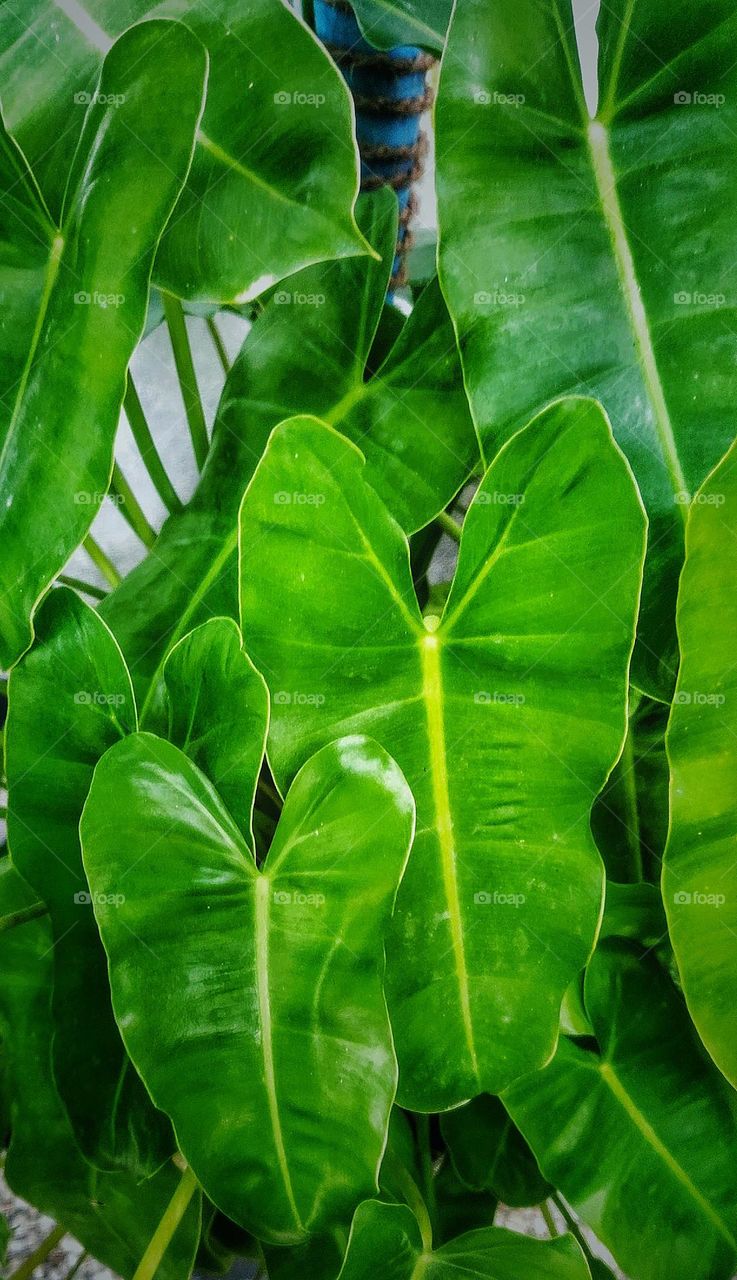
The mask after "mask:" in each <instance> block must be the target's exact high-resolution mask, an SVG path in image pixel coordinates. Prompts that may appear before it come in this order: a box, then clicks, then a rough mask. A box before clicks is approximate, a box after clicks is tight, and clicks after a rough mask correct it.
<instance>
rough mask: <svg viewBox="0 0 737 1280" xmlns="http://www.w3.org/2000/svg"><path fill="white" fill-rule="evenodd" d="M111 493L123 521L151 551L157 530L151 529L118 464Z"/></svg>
mask: <svg viewBox="0 0 737 1280" xmlns="http://www.w3.org/2000/svg"><path fill="white" fill-rule="evenodd" d="M110 493H111V494H112V496H113V498H117V500H118V501H117V506H118V510H119V511H120V514H121V515H122V516H123V519H124V520H125V521H126V522H127V523H128V525H129V526H130V528H131V529H132V530H133V532H134V533H135V534H136V536H137V537H138V538H140V539H141V542H142V543H143V545H144V547H147V548H148V550H149V551H150V550H151V548H152V546H153V545H154V543H155V541H156V530H155V529H153V528H152V527H151V525H150V524H149V522H148V520H147V519H146V517H145V515H144V513H143V510H142V508H141V506H140V503H139V501H138V499H137V497H136V495H135V494H134V492H133V490H132V489H131V487H130V485H129V484H128V481H127V480H126V478H125V476H124V475H123V472H122V471H121V469H120V467H119V466H118V464H117V462H116V463H114V464H113V474H112V478H111V480H110Z"/></svg>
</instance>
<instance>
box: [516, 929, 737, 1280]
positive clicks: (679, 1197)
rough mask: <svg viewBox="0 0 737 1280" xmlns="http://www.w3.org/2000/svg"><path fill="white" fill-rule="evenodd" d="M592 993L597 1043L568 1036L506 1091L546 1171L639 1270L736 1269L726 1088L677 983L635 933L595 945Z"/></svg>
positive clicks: (718, 1274) (735, 1161) (654, 1274)
mask: <svg viewBox="0 0 737 1280" xmlns="http://www.w3.org/2000/svg"><path fill="white" fill-rule="evenodd" d="M586 1005H587V1009H588V1013H589V1016H590V1018H591V1021H592V1023H593V1026H594V1030H595V1033H596V1037H597V1041H598V1050H595V1049H591V1048H584V1047H581V1046H580V1045H578V1044H574V1043H572V1042H571V1041H569V1040H565V1039H562V1040H561V1042H560V1044H559V1047H558V1051H557V1053H556V1055H555V1058H554V1059H553V1061H552V1062H551V1063H550V1065H549V1066H548V1067H546V1068H545V1070H544V1071H541V1072H538V1073H535V1074H534V1075H531V1076H528V1077H526V1078H525V1079H523V1080H520V1081H518V1082H517V1083H516V1084H515V1085H513V1086H512V1088H511V1089H510V1090H509V1091H508V1092H507V1093H506V1094H505V1096H504V1103H505V1106H506V1107H507V1108H508V1110H509V1112H510V1114H511V1116H512V1118H513V1120H514V1121H515V1123H516V1124H517V1125H518V1126H519V1128H520V1129H521V1130H522V1132H523V1134H524V1135H525V1137H526V1138H527V1141H528V1142H529V1143H530V1146H531V1147H532V1149H533V1151H534V1152H535V1155H536V1156H537V1159H538V1161H539V1163H540V1167H541V1169H542V1171H543V1173H544V1174H545V1176H546V1177H547V1178H549V1179H550V1181H551V1182H552V1183H554V1185H555V1186H557V1187H558V1188H559V1189H560V1191H561V1192H562V1193H563V1195H564V1196H565V1198H566V1200H567V1201H568V1202H569V1203H570V1204H571V1205H572V1206H573V1208H574V1209H575V1210H576V1212H577V1213H578V1214H580V1216H581V1217H582V1218H583V1219H584V1221H585V1222H587V1223H588V1224H589V1226H590V1227H591V1228H592V1229H593V1230H594V1231H595V1232H596V1235H597V1236H598V1237H599V1239H600V1240H601V1241H602V1243H603V1244H605V1245H606V1246H607V1247H608V1248H609V1249H611V1251H612V1253H613V1254H614V1256H615V1258H616V1259H617V1261H618V1262H619V1264H620V1266H621V1267H622V1269H623V1270H624V1271H625V1272H626V1273H627V1274H628V1275H632V1276H637V1280H672V1278H673V1277H674V1276H689V1277H692V1280H728V1278H729V1277H731V1276H732V1274H733V1272H734V1263H735V1256H736V1255H737V1241H736V1240H735V1229H736V1227H737V1211H736V1210H735V1204H736V1203H737V1173H736V1172H735V1170H737V1134H736V1132H735V1123H734V1116H733V1104H732V1099H731V1097H730V1093H729V1089H728V1088H727V1086H726V1084H725V1083H724V1081H723V1080H722V1079H721V1077H720V1076H719V1075H718V1073H717V1072H716V1071H714V1070H713V1068H711V1066H710V1064H709V1062H708V1059H707V1058H706V1057H705V1055H704V1054H703V1053H702V1051H701V1049H700V1046H699V1045H698V1042H697V1040H696V1037H695V1035H694V1033H693V1028H692V1027H691V1024H690V1021H689V1018H688V1015H687V1013H686V1010H685V1007H684V1005H683V1001H682V998H681V996H680V995H679V993H678V992H677V991H676V990H675V988H674V987H673V984H672V983H671V981H670V979H669V978H668V976H667V974H666V973H665V972H664V971H663V970H662V969H661V967H660V965H659V964H658V962H657V960H655V958H654V957H653V956H652V955H646V954H645V955H643V953H642V952H641V950H640V949H639V948H638V947H637V946H635V945H634V944H632V943H626V942H616V943H614V942H606V943H604V944H603V945H601V946H599V947H598V948H597V951H596V953H595V955H594V957H593V960H592V961H591V963H590V966H589V969H588V973H587V976H586Z"/></svg>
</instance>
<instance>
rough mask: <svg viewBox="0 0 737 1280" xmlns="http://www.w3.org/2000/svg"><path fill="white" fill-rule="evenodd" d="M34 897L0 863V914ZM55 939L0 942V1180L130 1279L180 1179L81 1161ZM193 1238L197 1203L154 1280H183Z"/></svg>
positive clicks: (39, 936)
mask: <svg viewBox="0 0 737 1280" xmlns="http://www.w3.org/2000/svg"><path fill="white" fill-rule="evenodd" d="M33 899H34V895H33V894H32V893H31V892H30V890H29V889H28V888H27V886H26V885H25V884H24V883H23V881H22V880H21V878H20V876H19V875H18V873H17V871H16V870H15V869H14V867H13V866H12V864H11V862H10V860H9V859H8V858H0V915H5V914H9V913H11V912H13V911H17V910H20V909H21V908H22V907H24V906H26V905H29V904H30V903H31V902H32V901H33ZM52 949H53V939H52V935H51V932H50V929H49V926H48V921H46V920H43V919H41V920H33V921H31V922H29V923H27V924H24V925H22V926H20V927H18V928H15V929H11V930H10V931H8V932H6V933H2V934H0V1035H1V1036H2V1039H3V1057H4V1059H6V1060H7V1070H6V1078H7V1083H8V1089H9V1094H10V1098H11V1141H10V1147H9V1150H8V1155H7V1160H6V1163H5V1176H6V1178H7V1181H8V1184H9V1186H10V1188H11V1190H13V1191H14V1192H15V1194H16V1195H18V1196H21V1197H22V1198H23V1199H24V1200H27V1201H29V1203H30V1204H32V1205H34V1206H35V1208H37V1209H38V1210H40V1212H41V1213H46V1214H48V1215H49V1216H50V1217H52V1218H54V1219H55V1220H56V1221H57V1222H59V1223H60V1224H61V1225H62V1226H63V1227H65V1228H66V1230H67V1231H69V1232H71V1234H72V1235H73V1236H75V1237H76V1238H77V1240H79V1241H80V1243H81V1244H82V1246H83V1247H84V1248H85V1249H87V1250H88V1251H89V1252H90V1253H91V1254H92V1255H93V1257H95V1258H97V1259H98V1260H99V1261H100V1262H102V1263H103V1264H104V1265H105V1266H108V1267H110V1268H111V1269H112V1270H113V1271H114V1272H115V1273H116V1274H117V1275H119V1276H122V1277H123V1278H124V1280H131V1277H132V1276H133V1273H134V1272H135V1270H136V1267H137V1266H138V1263H139V1262H140V1260H141V1257H142V1255H143V1253H144V1250H145V1248H146V1246H147V1244H148V1242H149V1240H150V1238H151V1236H152V1235H153V1233H154V1231H155V1230H156V1227H157V1226H158V1223H159V1220H160V1219H161V1217H162V1215H163V1213H164V1210H165V1209H166V1207H167V1205H168V1203H169V1201H170V1199H171V1197H172V1195H173V1193H174V1191H175V1189H176V1187H177V1185H178V1183H179V1180H180V1178H181V1174H180V1172H179V1170H178V1169H176V1168H175V1167H174V1165H173V1164H171V1163H168V1164H167V1165H165V1166H164V1168H162V1169H161V1170H160V1171H159V1172H158V1173H157V1174H155V1176H154V1177H153V1178H150V1179H149V1180H148V1181H146V1182H143V1183H141V1182H140V1181H139V1179H138V1178H136V1177H134V1176H133V1175H131V1174H128V1173H98V1172H97V1171H96V1170H94V1169H92V1168H91V1166H90V1165H89V1164H88V1163H87V1162H86V1161H85V1160H83V1159H82V1156H81V1154H80V1152H79V1149H78V1147H77V1146H76V1144H75V1142H74V1138H73V1135H72V1131H71V1129H70V1127H69V1121H68V1120H67V1116H66V1113H65V1111H64V1108H63V1106H62V1104H61V1101H60V1099H59V1096H58V1094H57V1092H56V1088H55V1085H54V1080H53V1075H52V1070H51V1018H50V1000H51V986H52ZM199 1230H200V1196H199V1194H197V1195H195V1196H194V1197H193V1199H192V1201H191V1202H190V1205H189V1207H188V1209H187V1211H186V1213H185V1215H184V1218H183V1220H182V1223H181V1225H180V1227H179V1228H178V1229H177V1231H176V1233H175V1234H174V1236H173V1239H172V1241H171V1244H170V1245H169V1247H168V1248H167V1250H166V1253H165V1254H164V1256H163V1259H162V1261H161V1264H160V1267H159V1271H158V1272H157V1275H158V1276H160V1277H161V1280H187V1277H188V1276H189V1274H190V1272H191V1270H192V1264H193V1261H194V1254H195V1250H196V1248H197V1240H198V1237H199Z"/></svg>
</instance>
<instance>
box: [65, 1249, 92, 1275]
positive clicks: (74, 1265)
mask: <svg viewBox="0 0 737 1280" xmlns="http://www.w3.org/2000/svg"><path fill="white" fill-rule="evenodd" d="M89 1256H90V1255H89V1254H88V1252H87V1250H86V1249H83V1250H82V1252H81V1253H80V1255H79V1257H78V1258H77V1260H76V1262H73V1263H72V1265H71V1267H70V1268H69V1270H68V1271H67V1273H66V1275H65V1276H64V1280H74V1277H75V1276H76V1274H77V1272H78V1271H79V1268H80V1267H81V1266H82V1264H83V1263H84V1262H86V1261H87V1259H88V1258H89Z"/></svg>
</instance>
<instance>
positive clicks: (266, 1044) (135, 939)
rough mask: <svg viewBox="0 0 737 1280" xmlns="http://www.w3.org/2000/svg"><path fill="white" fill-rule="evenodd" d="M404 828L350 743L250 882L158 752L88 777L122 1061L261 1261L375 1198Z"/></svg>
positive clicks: (302, 786)
mask: <svg viewBox="0 0 737 1280" xmlns="http://www.w3.org/2000/svg"><path fill="white" fill-rule="evenodd" d="M413 825H414V805H413V802H412V797H411V795H410V793H409V790H408V788H407V785H406V783H405V782H404V779H403V778H402V776H401V774H400V773H399V771H398V769H397V767H396V766H395V765H394V763H393V762H392V761H391V760H390V759H389V757H388V756H387V755H386V753H385V752H384V751H382V750H381V749H380V748H379V747H377V746H376V745H375V744H372V743H370V742H369V741H368V740H367V739H363V738H348V739H343V740H342V741H341V742H339V743H333V744H331V745H330V746H328V747H326V748H325V749H324V750H323V751H322V752H321V753H320V754H319V755H318V756H316V757H315V758H314V759H313V760H311V761H310V762H309V763H308V764H307V765H305V767H304V769H303V770H302V771H301V772H300V774H299V776H298V778H297V779H296V780H295V783H294V785H293V787H292V789H291V791H290V793H289V795H288V797H287V800H286V803H285V806H284V811H283V814H282V817H281V821H280V823H279V827H278V828H277V832H276V836H275V838H274V842H273V844H272V846H271V849H270V851H269V855H268V857H267V859H266V862H265V864H264V866H263V867H262V868H261V869H260V870H259V869H257V867H256V864H255V861H254V859H253V855H252V853H251V851H250V850H249V848H248V846H247V844H246V843H245V841H244V838H243V835H242V834H241V832H240V831H239V830H238V828H237V827H236V826H235V824H234V823H233V820H232V818H231V816H230V815H229V813H228V811H227V810H226V809H225V807H224V805H223V803H222V800H221V799H220V797H219V795H218V793H217V791H216V790H215V788H214V787H213V785H212V783H211V782H209V781H208V780H207V779H206V778H205V777H204V775H203V774H202V773H200V771H199V770H198V769H197V768H196V766H195V765H193V764H192V763H191V762H190V761H189V760H187V758H186V757H185V756H183V755H182V753H181V752H180V751H179V750H178V749H177V748H176V747H174V746H171V745H170V744H169V743H166V742H163V741H161V740H160V739H157V738H155V737H153V736H152V735H150V734H139V735H135V736H133V737H129V738H127V739H126V740H125V741H124V742H122V743H119V744H118V745H116V746H115V747H113V748H112V749H111V751H109V752H108V754H107V755H106V756H105V757H104V759H103V760H102V761H101V762H100V764H99V765H98V767H97V771H96V774H95V779H94V782H93V785H92V789H91V792H90V796H89V799H88V801H87V804H86V806H85V811H84V814H83V817H82V824H81V832H82V845H83V849H84V858H85V866H86V868H87V873H88V875H89V878H90V884H91V885H92V886H93V888H94V891H95V895H96V897H95V908H96V914H97V920H98V924H99V927H100V932H101V934H102V939H103V942H104V944H105V948H106V950H107V952H108V957H109V960H110V972H111V985H112V990H113V1003H114V1006H115V1010H116V1014H117V1017H118V1021H119V1024H120V1026H121V1028H122V1031H123V1035H124V1038H125V1042H126V1045H127V1047H128V1051H129V1053H130V1054H131V1057H132V1059H133V1061H134V1062H135V1063H136V1065H137V1067H138V1068H139V1070H140V1071H141V1073H142V1075H143V1078H144V1080H145V1081H146V1084H147V1086H148V1088H149V1090H150V1092H151V1095H152V1097H153V1098H154V1100H155V1101H156V1103H157V1105H159V1106H161V1107H163V1108H164V1110H166V1111H167V1112H168V1113H169V1114H170V1115H171V1117H172V1120H173V1122H174V1127H175V1130H176V1133H177V1139H178V1141H179V1144H180V1146H181V1150H182V1152H183V1153H184V1155H185V1157H186V1158H187V1160H188V1161H189V1163H190V1165H191V1166H192V1168H193V1169H194V1170H195V1172H196V1174H197V1177H198V1178H199V1180H200V1181H201V1183H202V1185H203V1187H204V1189H205V1191H206V1192H207V1194H208V1195H209V1196H210V1198H211V1199H212V1200H213V1202H214V1203H215V1204H217V1205H218V1207H219V1208H220V1209H221V1210H222V1211H223V1212H224V1213H226V1214H228V1216H229V1217H231V1218H232V1219H233V1220H234V1221H235V1222H238V1223H239V1224H240V1225H242V1226H244V1227H245V1228H246V1229H247V1230H252V1231H253V1232H254V1233H255V1234H256V1235H258V1236H261V1237H263V1238H264V1239H266V1240H268V1241H271V1242H272V1243H275V1244H289V1243H299V1242H301V1241H303V1240H305V1239H306V1238H307V1237H308V1236H309V1235H310V1234H319V1233H320V1232H321V1231H322V1230H324V1229H325V1228H326V1227H328V1226H330V1225H332V1224H333V1223H339V1222H340V1221H341V1219H342V1218H344V1217H345V1216H346V1215H349V1214H350V1213H351V1212H352V1210H353V1208H354V1207H355V1205H356V1203H357V1202H358V1200H360V1199H361V1197H362V1196H365V1195H370V1194H371V1193H372V1191H373V1190H375V1188H376V1174H377V1171H378V1166H379V1161H380V1159H381V1154H382V1151H383V1147H384V1143H385V1140H386V1129H387V1125H388V1120H389V1112H390V1108H391V1105H392V1102H393V1099H394V1093H395V1089H396V1063H395V1059H394V1052H393V1047H392V1039H391V1032H390V1028H389V1022H388V1017H387V1013H386V1006H385V1002H384V996H383V991H382V973H383V967H384V959H383V934H384V931H385V928H386V923H387V920H388V917H389V914H390V912H391V909H392V904H393V900H394V896H395V893H396V888H397V884H398V881H399V879H400V877H401V874H402V870H403V867H404V863H405V861H406V857H407V852H408V848H409V844H410V842H411V838H412V831H413ZM152 853H153V855H154V856H149V855H151V854H152ZM123 889H124V891H125V901H124V902H123V903H120V904H119V905H117V906H110V905H109V902H108V900H107V899H108V898H109V896H110V895H114V894H118V893H120V892H121V891H122V890H123ZM106 896H107V897H106ZM173 925H174V927H172V926H173Z"/></svg>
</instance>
